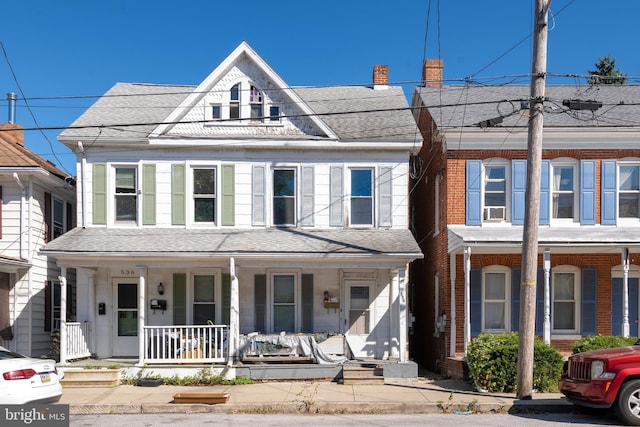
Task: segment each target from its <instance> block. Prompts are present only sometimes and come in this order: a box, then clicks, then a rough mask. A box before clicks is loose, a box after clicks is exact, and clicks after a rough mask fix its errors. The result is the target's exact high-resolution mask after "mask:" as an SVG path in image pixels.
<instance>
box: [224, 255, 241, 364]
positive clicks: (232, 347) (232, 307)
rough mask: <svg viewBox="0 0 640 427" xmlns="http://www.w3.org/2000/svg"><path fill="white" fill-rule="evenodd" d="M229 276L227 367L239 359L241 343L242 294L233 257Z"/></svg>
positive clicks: (230, 262) (230, 261)
mask: <svg viewBox="0 0 640 427" xmlns="http://www.w3.org/2000/svg"><path fill="white" fill-rule="evenodd" d="M229 275H230V276H231V301H230V302H229V338H228V339H229V355H228V359H227V366H228V367H230V366H231V365H233V362H234V361H235V360H238V359H239V356H240V355H239V354H237V353H238V347H239V342H240V328H239V326H240V294H239V291H238V275H237V274H236V263H235V260H234V259H233V257H231V259H230V260H229Z"/></svg>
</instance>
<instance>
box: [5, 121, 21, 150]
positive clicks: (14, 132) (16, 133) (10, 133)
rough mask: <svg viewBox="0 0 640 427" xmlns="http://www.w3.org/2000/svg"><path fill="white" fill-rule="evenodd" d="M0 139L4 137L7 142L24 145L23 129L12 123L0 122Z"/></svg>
mask: <svg viewBox="0 0 640 427" xmlns="http://www.w3.org/2000/svg"><path fill="white" fill-rule="evenodd" d="M0 139H4V140H5V141H7V142H8V143H9V144H17V145H20V146H22V147H24V129H23V128H22V126H20V125H17V124H14V123H2V124H0Z"/></svg>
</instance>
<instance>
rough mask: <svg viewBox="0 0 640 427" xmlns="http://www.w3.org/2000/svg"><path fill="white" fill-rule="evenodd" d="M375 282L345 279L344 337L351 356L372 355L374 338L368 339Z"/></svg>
mask: <svg viewBox="0 0 640 427" xmlns="http://www.w3.org/2000/svg"><path fill="white" fill-rule="evenodd" d="M374 285H375V282H373V281H363V280H348V281H345V292H346V298H344V300H345V301H346V305H345V319H344V321H345V324H346V333H345V338H346V340H347V345H348V346H349V349H350V350H351V354H352V355H353V357H355V358H358V357H374V356H375V353H376V352H375V350H376V348H375V347H376V342H375V340H370V339H369V337H370V335H371V329H372V324H373V309H372V302H373V298H372V297H373V289H374Z"/></svg>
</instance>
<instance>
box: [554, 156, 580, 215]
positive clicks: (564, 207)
mask: <svg viewBox="0 0 640 427" xmlns="http://www.w3.org/2000/svg"><path fill="white" fill-rule="evenodd" d="M574 182H575V179H574V167H573V166H570V165H567V166H554V167H553V189H552V203H553V207H552V214H553V218H556V219H559V218H573V217H574V206H575V203H574V199H575V196H574V193H575V189H574Z"/></svg>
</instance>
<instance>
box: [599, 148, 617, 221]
mask: <svg viewBox="0 0 640 427" xmlns="http://www.w3.org/2000/svg"><path fill="white" fill-rule="evenodd" d="M617 169H618V165H617V162H616V161H615V160H603V161H602V196H601V202H600V204H601V206H600V212H601V214H600V215H601V216H602V217H601V219H600V223H601V224H603V225H616V220H617V218H618V180H617V176H616V175H617V172H618V171H617Z"/></svg>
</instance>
